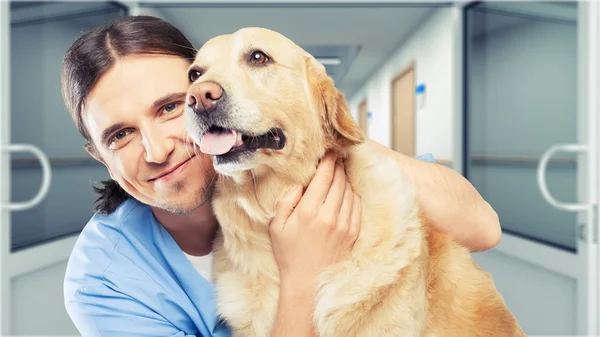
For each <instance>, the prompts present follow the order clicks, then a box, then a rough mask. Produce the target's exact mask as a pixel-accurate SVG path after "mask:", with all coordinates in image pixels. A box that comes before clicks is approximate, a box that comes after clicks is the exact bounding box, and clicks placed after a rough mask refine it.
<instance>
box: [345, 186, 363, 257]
mask: <svg viewBox="0 0 600 337" xmlns="http://www.w3.org/2000/svg"><path fill="white" fill-rule="evenodd" d="M353 193H354V192H353ZM352 201H353V205H352V215H351V216H350V228H349V229H348V234H349V236H350V237H352V238H353V240H354V241H353V242H352V246H354V243H355V242H356V239H357V238H358V233H359V232H360V226H361V220H362V202H361V200H360V196H358V195H357V194H354V199H353V200H352Z"/></svg>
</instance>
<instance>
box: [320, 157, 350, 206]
mask: <svg viewBox="0 0 600 337" xmlns="http://www.w3.org/2000/svg"><path fill="white" fill-rule="evenodd" d="M346 184H347V181H346V174H345V173H344V167H343V166H342V164H336V165H335V173H334V176H333V182H332V183H331V187H329V193H327V197H326V198H325V202H324V203H323V206H322V207H323V208H324V210H325V212H327V214H332V215H335V216H338V214H339V212H340V207H342V202H343V201H344V193H345V189H346Z"/></svg>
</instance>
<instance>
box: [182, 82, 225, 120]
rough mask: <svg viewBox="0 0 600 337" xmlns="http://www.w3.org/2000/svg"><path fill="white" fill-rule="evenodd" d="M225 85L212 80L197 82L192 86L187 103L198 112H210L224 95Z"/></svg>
mask: <svg viewBox="0 0 600 337" xmlns="http://www.w3.org/2000/svg"><path fill="white" fill-rule="evenodd" d="M223 92H224V91H223V87H221V86H220V85H219V84H217V83H215V82H212V81H205V82H200V83H195V84H193V85H192V86H191V87H190V90H189V91H188V96H187V104H188V105H189V106H190V107H191V108H192V109H194V112H196V113H202V112H209V111H211V110H213V109H214V108H215V106H216V105H217V102H218V101H219V100H220V99H221V97H223Z"/></svg>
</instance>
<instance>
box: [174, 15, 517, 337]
mask: <svg viewBox="0 0 600 337" xmlns="http://www.w3.org/2000/svg"><path fill="white" fill-rule="evenodd" d="M188 75H189V80H190V83H191V86H190V89H189V92H188V95H187V105H186V110H185V120H186V127H187V131H188V132H189V135H190V137H191V138H192V139H193V141H194V142H195V143H196V144H197V145H198V146H199V148H200V150H201V151H202V152H204V153H207V154H210V155H211V156H212V158H213V166H214V168H215V170H216V172H217V176H218V178H217V181H216V183H215V187H214V188H215V190H214V194H213V207H214V211H215V214H216V217H217V219H218V221H219V223H220V230H219V231H218V234H217V237H216V238H215V242H214V250H213V252H214V266H213V270H214V282H215V287H216V292H217V307H218V311H219V315H220V316H221V317H222V318H223V319H224V320H225V321H226V322H227V324H228V325H229V326H230V328H231V330H232V333H233V335H234V336H250V337H268V336H270V334H271V330H272V328H273V325H274V321H275V316H276V310H277V306H278V296H279V271H278V266H277V263H276V261H275V259H274V256H273V251H272V246H271V242H270V236H269V231H268V225H269V223H270V221H271V219H272V218H273V217H274V211H275V208H276V205H277V202H278V200H280V198H281V197H282V196H283V194H284V193H286V192H287V191H289V190H290V188H291V187H292V185H293V184H296V183H299V184H302V186H305V187H306V186H307V185H308V183H309V182H310V180H311V178H312V177H313V175H314V174H315V171H316V168H317V165H318V163H319V161H320V159H321V158H322V157H323V156H324V154H325V153H326V151H327V150H330V151H334V152H336V153H337V154H338V156H340V157H342V158H344V161H345V168H346V174H347V176H348V178H349V180H350V183H351V186H352V189H353V191H354V192H355V193H357V194H358V195H359V196H360V198H361V202H362V216H361V227H360V228H361V229H360V232H359V234H358V239H357V241H356V243H355V244H354V247H353V249H352V256H351V258H349V259H348V260H346V261H343V262H341V263H339V264H336V265H334V266H331V267H330V268H328V269H326V270H324V271H322V273H321V275H320V281H319V285H318V289H317V297H316V303H315V306H314V313H313V324H314V327H315V331H316V335H318V336H321V337H353V336H356V337H359V336H360V337H371V336H386V337H392V336H444V337H449V336H461V337H462V336H481V337H484V336H485V337H490V336H495V337H500V336H525V334H524V332H523V331H522V330H521V328H520V327H519V325H518V323H517V321H516V319H515V317H514V316H513V315H512V313H511V312H510V311H509V310H508V309H507V307H506V305H505V303H504V301H503V299H502V297H501V296H500V294H499V293H498V292H497V290H496V288H495V285H494V283H493V281H492V279H491V277H490V275H489V274H488V273H486V272H484V271H483V270H481V269H480V268H479V267H478V266H477V264H476V263H475V262H474V261H473V260H472V258H471V256H470V252H469V251H468V250H467V249H466V248H465V247H462V246H460V245H459V244H457V243H456V242H455V241H453V240H452V238H450V237H449V236H447V235H444V234H442V233H439V232H436V231H435V230H433V229H432V227H431V226H430V225H429V224H428V223H427V221H426V220H425V218H424V217H423V216H422V214H421V212H420V210H419V207H418V205H417V203H416V201H415V192H414V187H413V186H411V183H410V182H409V181H408V180H407V178H405V177H404V176H403V175H402V173H401V172H402V170H401V167H399V165H398V164H397V163H396V162H395V161H394V160H393V159H390V158H386V157H381V156H376V155H374V153H373V151H372V149H371V148H370V146H369V144H368V143H367V142H366V141H365V135H364V133H363V131H361V129H360V128H359V126H358V125H357V123H356V122H355V121H354V119H353V117H352V116H351V113H350V111H349V109H348V104H347V102H346V99H345V97H344V95H343V94H342V93H341V92H339V91H338V90H337V89H336V87H335V83H334V82H333V80H332V79H331V78H330V77H329V76H328V74H327V73H326V70H325V67H324V66H323V65H322V64H320V63H319V62H318V61H317V60H316V59H315V58H314V57H313V56H312V55H310V54H309V53H307V52H306V51H305V50H303V49H302V48H301V47H299V46H298V45H296V44H295V43H294V42H293V41H291V40H290V39H288V38H286V37H285V36H283V35H282V34H279V33H277V32H275V31H272V30H269V29H265V28H257V27H250V28H244V29H240V30H238V31H236V32H234V33H233V34H228V35H221V36H217V37H215V38H212V39H211V40H209V41H208V42H206V43H205V44H204V45H203V46H202V47H201V48H200V49H199V50H198V53H197V56H196V58H195V60H194V62H193V63H192V65H191V66H190V68H189V73H188Z"/></svg>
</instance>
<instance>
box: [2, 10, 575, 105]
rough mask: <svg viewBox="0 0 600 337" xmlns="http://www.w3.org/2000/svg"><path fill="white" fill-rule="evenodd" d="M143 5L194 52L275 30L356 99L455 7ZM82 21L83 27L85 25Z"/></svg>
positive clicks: (565, 16)
mask: <svg viewBox="0 0 600 337" xmlns="http://www.w3.org/2000/svg"><path fill="white" fill-rule="evenodd" d="M0 1H2V0H0ZM42 3H44V4H45V5H41V4H42ZM50 4H51V5H50ZM141 5H142V7H143V10H142V13H147V14H151V15H156V16H159V17H162V18H164V19H166V20H168V21H170V22H172V23H173V24H175V25H176V26H177V27H179V28H181V30H182V31H183V32H184V33H185V34H186V35H187V36H188V37H189V38H190V39H191V40H192V42H193V43H194V45H195V46H196V47H200V46H201V45H202V43H204V42H205V41H207V40H208V39H210V38H212V37H214V36H216V35H221V34H228V33H232V32H234V31H236V30H238V29H240V28H243V27H248V26H259V27H266V28H270V29H273V30H276V31H278V32H280V33H282V34H284V35H286V36H287V37H289V38H290V39H292V40H293V41H294V42H296V43H297V44H299V45H300V46H302V47H303V48H305V49H306V50H307V51H308V52H310V53H311V54H312V55H314V56H315V57H318V58H337V59H339V61H340V62H339V64H334V65H326V68H327V71H328V73H329V74H330V75H331V76H332V77H333V78H334V80H335V81H336V85H337V87H338V88H339V89H340V90H341V91H342V92H344V94H345V95H346V96H347V97H351V96H352V95H353V94H354V93H356V91H357V90H358V89H360V88H361V87H362V86H363V85H364V84H365V83H366V82H367V80H368V79H369V78H370V77H371V76H372V75H373V74H374V73H375V72H376V71H377V70H378V69H379V68H381V66H382V65H383V64H384V63H385V62H386V61H387V60H388V59H389V58H390V57H391V56H392V54H393V53H394V52H395V51H396V50H397V49H398V48H399V47H400V46H401V45H402V44H403V43H404V42H406V41H407V39H408V38H409V37H410V36H411V35H412V34H413V33H414V32H415V31H416V30H417V29H418V28H419V27H420V25H422V24H423V23H424V22H425V20H426V19H427V18H428V17H429V16H430V15H431V14H432V13H433V12H434V11H435V10H436V9H437V8H439V7H444V6H450V5H451V2H449V1H447V2H442V1H437V2H436V1H432V0H423V1H420V2H416V1H415V2H412V3H410V2H406V1H401V0H394V1H392V0H389V1H378V2H373V3H366V2H358V3H357V2H354V3H353V2H350V1H338V2H336V1H334V0H330V1H329V2H327V3H323V2H321V3H319V2H317V1H316V0H315V1H312V0H310V1H309V0H306V1H302V2H298V1H292V0H278V1H277V2H275V1H272V2H268V1H246V2H240V1H235V0H221V1H220V2H214V1H208V0H189V1H188V0H179V2H172V1H166V0H164V1H158V0H145V1H144V2H142V3H141ZM11 7H12V11H11V16H12V21H13V23H14V21H21V22H37V21H38V20H39V19H40V17H55V18H56V17H58V16H62V17H65V18H67V17H68V18H69V20H78V19H79V18H80V19H81V20H82V21H85V22H87V23H89V22H88V21H90V20H91V19H92V17H90V16H89V15H90V14H91V15H97V14H98V11H105V10H107V9H108V10H112V11H114V9H115V8H118V7H115V6H114V5H111V3H110V2H109V3H107V2H99V1H92V2H88V1H83V2H58V3H56V2H39V1H36V2H28V1H18V2H14V1H13V2H12V3H11ZM473 11H474V12H483V13H487V14H486V15H484V16H482V15H481V14H480V15H479V17H478V20H477V21H479V22H478V23H476V24H475V25H474V26H472V28H475V30H480V31H481V32H480V33H486V34H489V33H491V31H495V30H500V29H506V28H509V27H514V26H515V25H518V24H523V23H526V22H530V21H531V20H532V18H537V19H540V18H546V19H548V18H549V19H551V20H555V21H559V22H562V23H565V22H567V23H568V22H572V23H574V22H576V18H577V4H576V2H570V3H566V4H565V3H558V2H549V3H548V2H547V3H545V4H544V3H524V2H496V1H493V2H492V1H490V2H484V3H482V4H480V5H477V6H476V7H475V8H474V10H473ZM85 13H90V14H85ZM482 20H483V21H482ZM83 23H84V22H81V25H82V26H85V25H83ZM97 24H100V23H97ZM475 35H477V34H475Z"/></svg>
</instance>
